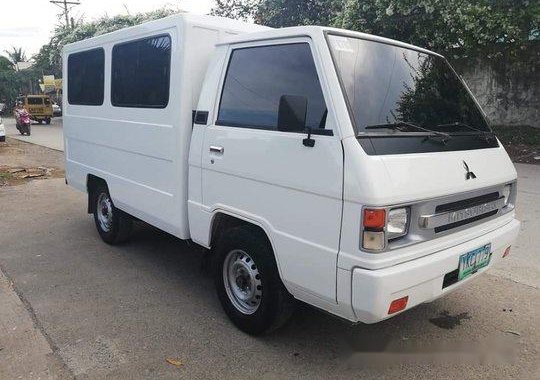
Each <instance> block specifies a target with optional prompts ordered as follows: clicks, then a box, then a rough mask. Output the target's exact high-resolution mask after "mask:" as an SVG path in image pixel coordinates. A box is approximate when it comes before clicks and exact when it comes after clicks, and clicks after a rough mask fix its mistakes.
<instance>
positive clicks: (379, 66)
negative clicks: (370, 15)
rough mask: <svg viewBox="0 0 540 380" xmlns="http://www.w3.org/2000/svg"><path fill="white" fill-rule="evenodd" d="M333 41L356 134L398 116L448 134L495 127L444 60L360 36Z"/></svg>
mask: <svg viewBox="0 0 540 380" xmlns="http://www.w3.org/2000/svg"><path fill="white" fill-rule="evenodd" d="M329 41H330V47H331V48H332V53H333V57H334V60H335V63H336V66H337V70H338V73H339V75H340V77H341V81H342V83H343V87H344V90H345V93H346V95H347V98H348V101H349V105H350V108H351V111H352V117H353V119H354V122H355V126H356V131H357V133H361V132H364V131H366V130H365V128H366V126H374V125H381V124H385V123H394V122H396V121H397V120H403V121H407V122H410V123H414V124H416V125H419V126H423V127H425V128H430V129H437V130H441V131H445V132H458V131H459V132H463V131H468V132H470V131H474V130H481V131H490V129H489V127H488V126H487V124H486V122H485V120H484V118H483V116H482V114H481V112H480V110H479V109H478V107H477V106H476V104H475V102H474V100H473V99H472V98H471V96H470V95H469V93H468V91H467V90H466V88H465V87H464V86H463V84H462V83H461V81H460V80H459V78H458V77H457V75H456V74H455V73H454V72H453V71H452V69H451V68H450V66H449V65H448V63H447V62H446V61H445V60H444V59H443V58H441V57H439V56H436V55H432V54H426V53H422V52H419V51H416V50H412V49H405V48H402V47H398V46H393V45H388V44H384V43H380V42H374V41H367V40H362V39H358V38H351V37H344V36H335V35H330V36H329ZM463 124H466V125H468V126H470V127H472V128H474V130H473V129H471V128H467V127H466V126H464V125H463Z"/></svg>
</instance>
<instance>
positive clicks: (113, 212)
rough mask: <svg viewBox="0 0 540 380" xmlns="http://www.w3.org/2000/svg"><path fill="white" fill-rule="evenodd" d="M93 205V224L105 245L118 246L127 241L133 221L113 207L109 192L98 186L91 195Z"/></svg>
mask: <svg viewBox="0 0 540 380" xmlns="http://www.w3.org/2000/svg"><path fill="white" fill-rule="evenodd" d="M91 196H92V199H93V202H95V203H94V222H95V223H96V228H97V230H98V233H99V236H101V239H103V241H104V242H105V243H107V244H119V243H122V242H125V241H127V240H128V239H129V237H130V235H131V231H132V229H133V219H132V218H131V217H130V216H129V215H127V214H126V213H125V212H123V211H122V210H119V209H117V208H116V207H114V204H113V201H112V199H111V196H110V194H109V190H108V189H107V186H105V185H98V186H97V187H96V188H95V190H94V191H93V193H92V194H91Z"/></svg>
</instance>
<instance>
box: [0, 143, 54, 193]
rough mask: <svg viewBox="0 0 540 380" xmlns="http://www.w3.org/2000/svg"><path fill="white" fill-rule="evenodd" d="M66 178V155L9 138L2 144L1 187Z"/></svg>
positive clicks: (0, 147) (0, 144)
mask: <svg viewBox="0 0 540 380" xmlns="http://www.w3.org/2000/svg"><path fill="white" fill-rule="evenodd" d="M61 177H64V154H63V153H62V152H58V151H54V150H51V149H48V148H45V147H42V146H39V145H35V144H29V143H25V142H22V141H18V140H15V139H10V138H8V139H7V140H6V142H0V186H13V185H20V184H22V183H26V182H29V181H33V180H41V179H46V178H61Z"/></svg>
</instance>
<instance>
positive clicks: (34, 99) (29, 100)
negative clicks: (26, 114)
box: [26, 96, 43, 105]
mask: <svg viewBox="0 0 540 380" xmlns="http://www.w3.org/2000/svg"><path fill="white" fill-rule="evenodd" d="M26 102H27V103H28V104H30V105H42V104H43V98H39V97H30V96H29V97H28V98H27V100H26Z"/></svg>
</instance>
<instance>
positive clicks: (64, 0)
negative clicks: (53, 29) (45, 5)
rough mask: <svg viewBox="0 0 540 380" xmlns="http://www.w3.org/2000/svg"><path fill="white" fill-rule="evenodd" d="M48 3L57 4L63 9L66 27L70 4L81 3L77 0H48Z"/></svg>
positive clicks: (67, 25) (67, 26)
mask: <svg viewBox="0 0 540 380" xmlns="http://www.w3.org/2000/svg"><path fill="white" fill-rule="evenodd" d="M49 2H50V3H52V4H54V5H56V6H59V7H60V8H62V9H63V10H64V17H65V18H66V28H69V9H70V5H71V6H75V5H80V4H81V3H80V2H79V1H78V0H74V1H68V0H50V1H49Z"/></svg>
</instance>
